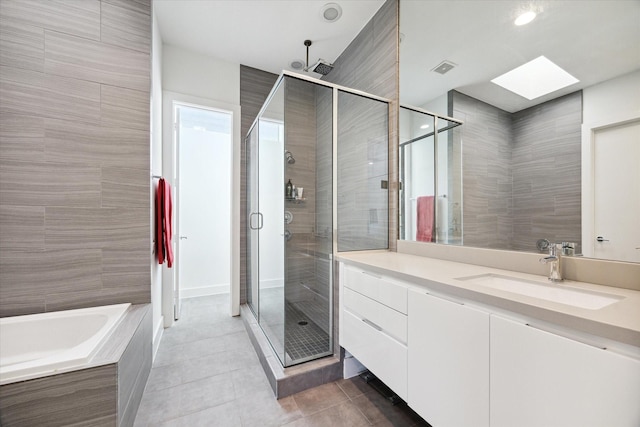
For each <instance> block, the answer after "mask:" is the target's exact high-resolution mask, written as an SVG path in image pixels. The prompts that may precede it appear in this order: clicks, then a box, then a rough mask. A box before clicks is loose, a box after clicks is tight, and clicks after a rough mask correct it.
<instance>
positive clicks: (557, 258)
mask: <svg viewBox="0 0 640 427" xmlns="http://www.w3.org/2000/svg"><path fill="white" fill-rule="evenodd" d="M561 254H562V244H560V243H551V244H550V245H549V256H546V257H544V258H540V262H541V263H543V264H549V280H550V281H552V282H562V262H561V259H562V256H561Z"/></svg>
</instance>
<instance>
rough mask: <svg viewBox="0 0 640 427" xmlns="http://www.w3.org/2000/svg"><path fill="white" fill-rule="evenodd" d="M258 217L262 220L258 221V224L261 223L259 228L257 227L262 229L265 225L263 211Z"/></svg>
mask: <svg viewBox="0 0 640 427" xmlns="http://www.w3.org/2000/svg"><path fill="white" fill-rule="evenodd" d="M258 219H259V220H260V221H259V222H258V224H260V225H259V226H258V228H257V229H258V230H262V227H263V226H264V216H263V215H262V213H261V212H258Z"/></svg>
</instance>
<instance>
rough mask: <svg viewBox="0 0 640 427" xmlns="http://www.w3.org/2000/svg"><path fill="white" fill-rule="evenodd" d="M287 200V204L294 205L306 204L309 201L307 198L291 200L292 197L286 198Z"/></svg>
mask: <svg viewBox="0 0 640 427" xmlns="http://www.w3.org/2000/svg"><path fill="white" fill-rule="evenodd" d="M285 200H286V201H287V202H289V203H293V204H295V205H297V204H300V203H304V202H306V201H307V199H306V198H305V199H294V198H291V197H287V198H285Z"/></svg>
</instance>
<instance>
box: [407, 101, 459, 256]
mask: <svg viewBox="0 0 640 427" xmlns="http://www.w3.org/2000/svg"><path fill="white" fill-rule="evenodd" d="M459 125H460V122H458V121H457V120H454V119H451V118H445V117H439V116H437V115H435V114H433V113H429V112H427V111H424V110H420V109H416V108H414V107H408V106H401V107H400V153H399V159H400V182H401V186H400V188H401V190H400V210H399V211H400V221H399V225H400V230H399V232H400V238H401V239H403V240H414V241H419V242H438V243H448V244H462V210H461V209H462V170H461V163H460V161H461V159H462V153H461V152H460V140H461V135H460V133H459V132H456V133H455V134H454V132H453V129H454V128H456V127H458V126H459ZM434 129H437V132H435V131H434ZM454 135H455V137H454ZM434 159H438V161H437V162H434Z"/></svg>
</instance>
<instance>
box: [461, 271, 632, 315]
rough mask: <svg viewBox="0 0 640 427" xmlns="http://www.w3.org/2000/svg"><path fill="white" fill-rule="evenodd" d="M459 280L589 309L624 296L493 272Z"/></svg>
mask: <svg viewBox="0 0 640 427" xmlns="http://www.w3.org/2000/svg"><path fill="white" fill-rule="evenodd" d="M457 280H463V281H466V282H469V283H473V284H474V285H480V286H484V287H486V288H491V289H498V290H501V291H506V292H512V293H516V294H520V295H525V296H528V297H533V298H539V299H543V300H546V301H553V302H558V303H561V304H567V305H571V306H574V307H580V308H586V309H589V310H598V309H601V308H603V307H606V306H608V305H611V304H613V303H615V302H618V301H620V300H622V299H623V298H624V297H622V296H618V295H611V294H605V293H600V292H593V291H587V290H582V289H576V288H569V287H566V285H562V284H554V285H550V284H544V283H540V282H534V281H530V280H526V279H520V278H517V277H509V276H501V275H499V274H492V273H489V274H481V275H477V276H468V277H458V278H457Z"/></svg>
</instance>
